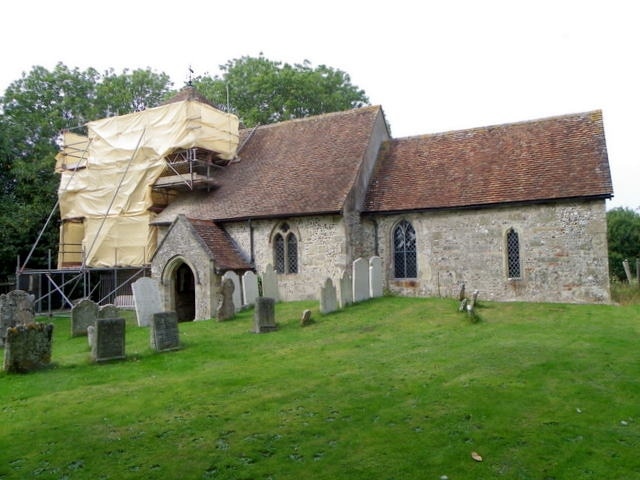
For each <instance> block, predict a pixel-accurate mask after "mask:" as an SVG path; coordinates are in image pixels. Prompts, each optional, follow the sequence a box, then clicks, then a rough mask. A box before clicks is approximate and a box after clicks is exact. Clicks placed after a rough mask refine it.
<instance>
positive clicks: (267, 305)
mask: <svg viewBox="0 0 640 480" xmlns="http://www.w3.org/2000/svg"><path fill="white" fill-rule="evenodd" d="M275 305H276V301H275V299H274V298H270V297H258V298H256V309H255V311H254V314H253V320H254V330H253V331H254V332H255V333H268V332H273V331H275V330H277V329H278V326H277V325H276V313H275V310H276V309H275Z"/></svg>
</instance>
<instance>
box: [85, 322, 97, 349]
mask: <svg viewBox="0 0 640 480" xmlns="http://www.w3.org/2000/svg"><path fill="white" fill-rule="evenodd" d="M95 341H96V326H95V325H89V326H88V327H87V343H88V344H89V348H91V347H92V346H93V342H95Z"/></svg>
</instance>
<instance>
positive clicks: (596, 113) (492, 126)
mask: <svg viewBox="0 0 640 480" xmlns="http://www.w3.org/2000/svg"><path fill="white" fill-rule="evenodd" d="M587 116H591V117H593V116H596V117H597V119H595V120H597V121H602V118H603V114H602V109H595V110H587V111H584V112H576V113H565V114H560V115H552V116H548V117H539V118H534V119H530V120H519V121H515V122H505V123H494V124H489V125H481V126H477V127H469V128H460V129H451V130H443V131H440V132H433V133H421V134H417V135H408V136H406V137H398V138H393V139H391V141H395V140H411V139H420V138H426V137H434V136H439V135H451V134H454V133H457V134H460V133H465V132H468V133H471V132H479V131H482V130H488V129H495V128H503V127H504V128H506V127H515V126H518V125H531V124H535V123H543V122H551V121H556V120H563V119H572V118H575V119H577V118H584V117H587Z"/></svg>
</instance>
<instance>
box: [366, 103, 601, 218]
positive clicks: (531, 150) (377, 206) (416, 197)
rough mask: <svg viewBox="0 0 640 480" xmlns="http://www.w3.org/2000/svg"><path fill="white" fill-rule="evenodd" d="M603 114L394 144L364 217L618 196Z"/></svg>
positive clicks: (387, 148) (384, 152) (384, 151)
mask: <svg viewBox="0 0 640 480" xmlns="http://www.w3.org/2000/svg"><path fill="white" fill-rule="evenodd" d="M612 193H613V188H612V184H611V175H610V172H609V164H608V159H607V151H606V143H605V136H604V128H603V121H602V112H600V111H593V112H587V113H579V114H574V115H564V116H558V117H552V118H547V119H541V120H535V121H529V122H521V123H514V124H507V125H498V126H493V127H484V128H475V129H470V130H462V131H453V132H446V133H440V134H434V135H425V136H417V137H409V138H402V139H395V140H390V141H388V142H386V143H385V144H384V145H383V147H382V148H381V150H380V156H379V159H378V166H377V170H376V173H375V174H374V176H373V178H372V181H371V183H370V188H369V192H368V196H367V200H366V204H365V209H366V210H368V211H370V212H394V211H402V210H421V209H437V208H455V207H469V206H481V205H492V204H504V203H513V202H532V201H545V200H552V199H563V198H584V197H602V198H608V197H610V196H611V195H612Z"/></svg>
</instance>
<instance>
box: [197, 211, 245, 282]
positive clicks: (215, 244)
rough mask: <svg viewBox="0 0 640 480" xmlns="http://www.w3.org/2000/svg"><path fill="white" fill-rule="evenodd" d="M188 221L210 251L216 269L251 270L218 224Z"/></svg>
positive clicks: (204, 221) (205, 221)
mask: <svg viewBox="0 0 640 480" xmlns="http://www.w3.org/2000/svg"><path fill="white" fill-rule="evenodd" d="M187 220H189V223H191V226H192V227H193V229H194V230H195V231H196V233H197V234H198V235H199V236H200V238H201V239H202V241H203V242H204V243H205V245H206V246H207V247H208V248H209V250H210V251H211V255H212V257H213V260H214V262H215V265H216V268H217V269H218V270H251V269H252V267H251V265H250V263H249V262H248V261H246V260H245V259H244V257H243V256H242V254H241V253H240V251H239V250H238V248H237V247H236V245H235V243H234V242H233V240H232V239H231V237H230V236H229V234H228V233H227V232H226V231H225V230H223V229H222V228H220V227H219V226H218V225H216V224H215V223H213V222H211V221H207V220H196V219H192V218H189V219H187Z"/></svg>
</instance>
